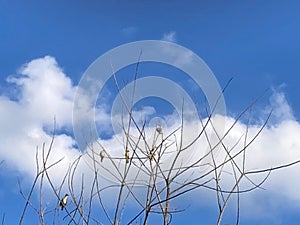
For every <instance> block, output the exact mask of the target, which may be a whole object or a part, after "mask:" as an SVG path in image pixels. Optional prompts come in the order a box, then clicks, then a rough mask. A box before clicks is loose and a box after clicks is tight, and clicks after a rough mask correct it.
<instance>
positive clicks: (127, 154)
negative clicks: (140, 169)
mask: <svg viewBox="0 0 300 225" xmlns="http://www.w3.org/2000/svg"><path fill="white" fill-rule="evenodd" d="M125 159H126V163H129V150H128V149H126V150H125Z"/></svg>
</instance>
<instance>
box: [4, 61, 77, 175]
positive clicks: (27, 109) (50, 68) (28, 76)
mask: <svg viewBox="0 0 300 225" xmlns="http://www.w3.org/2000/svg"><path fill="white" fill-rule="evenodd" d="M8 82H9V83H12V84H15V85H16V88H17V89H18V93H19V96H18V98H17V99H16V100H14V101H13V100H10V98H9V97H8V96H5V95H2V96H1V97H0V114H1V117H0V123H1V127H0V141H1V143H2V144H1V147H0V158H1V159H4V160H5V162H6V163H7V165H11V167H12V168H14V169H16V170H19V171H22V172H25V173H28V174H31V175H33V174H35V151H36V146H37V145H39V146H40V148H41V146H42V143H43V142H45V143H46V144H49V143H50V140H51V136H49V134H47V132H46V130H48V131H52V130H53V124H54V117H55V119H56V124H57V128H58V129H59V128H61V127H67V128H68V129H71V122H72V107H73V96H74V91H75V88H74V87H73V86H72V82H71V79H70V78H69V77H67V76H66V75H65V74H64V73H63V71H62V69H61V68H60V67H59V66H58V65H57V62H56V61H55V59H54V58H53V57H50V56H46V57H44V58H40V59H35V60H32V61H31V62H29V63H27V64H25V65H24V66H23V67H22V68H21V69H20V70H19V74H18V75H17V76H13V77H9V78H8ZM74 144H75V143H74V140H73V139H72V138H71V137H68V136H66V135H64V134H62V135H58V136H57V137H56V138H55V142H54V148H53V151H54V152H53V155H54V156H55V157H54V158H53V159H52V160H51V161H52V162H53V161H54V160H57V159H59V158H61V157H64V158H65V160H64V162H65V165H68V163H69V162H70V160H74V158H75V157H76V156H77V155H78V154H79V153H78V152H77V151H76V150H75V149H74V148H73V145H74ZM46 146H47V145H46Z"/></svg>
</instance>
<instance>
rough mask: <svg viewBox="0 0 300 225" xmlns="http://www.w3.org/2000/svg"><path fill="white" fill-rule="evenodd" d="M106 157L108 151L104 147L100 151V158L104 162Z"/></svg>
mask: <svg viewBox="0 0 300 225" xmlns="http://www.w3.org/2000/svg"><path fill="white" fill-rule="evenodd" d="M105 157H106V151H105V150H104V149H102V151H101V152H100V160H101V162H103V159H104V158H105Z"/></svg>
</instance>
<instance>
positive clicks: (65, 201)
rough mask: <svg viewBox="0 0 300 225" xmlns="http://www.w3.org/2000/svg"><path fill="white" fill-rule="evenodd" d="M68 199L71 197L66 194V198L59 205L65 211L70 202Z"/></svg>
mask: <svg viewBox="0 0 300 225" xmlns="http://www.w3.org/2000/svg"><path fill="white" fill-rule="evenodd" d="M68 197H69V195H68V194H65V196H64V197H63V198H62V199H61V200H60V201H59V205H58V206H59V207H60V208H61V210H64V208H65V207H66V205H67V201H68Z"/></svg>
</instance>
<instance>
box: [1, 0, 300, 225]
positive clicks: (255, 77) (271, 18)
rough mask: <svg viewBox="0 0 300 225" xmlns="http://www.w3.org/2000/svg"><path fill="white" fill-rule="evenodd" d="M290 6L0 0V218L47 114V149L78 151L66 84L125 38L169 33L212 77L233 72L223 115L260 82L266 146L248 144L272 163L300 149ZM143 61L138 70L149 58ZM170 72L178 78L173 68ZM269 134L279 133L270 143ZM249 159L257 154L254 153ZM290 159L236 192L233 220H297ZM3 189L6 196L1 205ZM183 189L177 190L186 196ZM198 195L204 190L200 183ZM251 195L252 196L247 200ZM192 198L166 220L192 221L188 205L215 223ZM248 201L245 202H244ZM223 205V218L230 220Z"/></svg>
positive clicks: (297, 48)
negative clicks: (238, 214)
mask: <svg viewBox="0 0 300 225" xmlns="http://www.w3.org/2000/svg"><path fill="white" fill-rule="evenodd" d="M299 10H300V3H299V2H298V1H286V2H283V1H263V2H262V1H247V2H246V1H243V2H242V1H226V2H225V1H207V2H204V1H187V2H184V3H183V2H182V1H136V0H134V1H96V0H90V1H80V0H76V1H72V2H70V1H26V2H25V1H15V0H12V1H3V0H0V95H1V98H0V100H1V101H0V104H1V109H0V112H1V116H2V120H1V123H2V125H1V126H2V128H0V135H1V137H0V140H1V141H2V144H1V145H2V146H0V161H1V160H2V159H1V158H3V159H4V162H3V164H1V165H0V183H1V186H0V199H1V200H0V216H1V217H2V214H3V213H6V218H5V220H6V223H5V224H14V223H16V221H15V219H16V215H20V213H21V211H20V210H19V208H20V207H22V206H23V203H24V201H23V199H22V198H21V196H20V194H19V193H18V186H17V182H16V177H18V176H19V177H23V181H24V183H25V184H26V183H27V182H28V180H30V178H31V176H32V173H31V172H30V171H31V170H34V168H35V167H34V165H31V163H32V161H30V159H31V156H32V152H30V151H28V149H32V150H35V146H36V145H41V143H42V140H44V139H47V138H49V135H48V134H47V132H46V130H47V129H49V126H51V123H52V121H53V116H54V115H56V116H57V120H58V122H59V126H60V127H59V129H60V133H61V134H62V135H61V136H60V137H59V138H58V141H57V148H58V149H60V150H61V151H57V152H56V154H58V155H64V154H65V155H66V156H67V157H68V158H69V159H72V158H74V157H75V156H76V155H77V154H78V152H76V154H73V152H72V151H76V150H74V149H75V147H74V146H75V145H76V144H75V143H74V142H75V140H74V137H73V135H72V133H71V130H72V129H71V128H72V124H71V123H72V121H71V120H72V118H71V113H72V106H73V105H72V104H73V102H72V100H71V99H72V98H73V94H74V90H75V89H76V86H77V85H78V82H79V81H80V79H81V77H82V75H83V73H84V71H85V70H86V69H87V68H88V67H89V66H90V64H91V63H92V62H93V61H94V60H96V59H97V58H98V57H99V56H101V55H102V54H104V53H105V52H107V51H109V50H110V49H113V48H115V47H117V46H119V45H121V44H126V43H129V42H132V41H140V40H162V39H164V40H168V41H172V42H175V43H177V44H179V45H182V46H184V47H186V48H188V49H190V50H191V51H193V52H194V53H195V54H197V55H198V56H200V57H201V58H202V59H203V60H204V61H205V62H206V64H207V65H208V66H209V68H210V69H211V70H212V71H213V73H214V74H215V76H216V78H217V80H218V82H219V83H220V85H221V87H224V86H225V85H226V83H227V82H228V81H229V80H230V79H231V78H232V77H233V81H232V82H231V83H230V85H229V87H228V89H227V90H226V92H225V101H226V107H227V112H228V115H229V116H228V117H229V118H228V120H230V118H231V116H235V115H237V114H238V113H239V112H240V111H241V110H243V109H244V108H245V107H246V106H247V105H248V104H249V102H250V101H251V100H253V99H254V98H256V97H258V96H260V95H261V94H262V93H264V91H265V89H268V88H269V91H267V93H266V94H265V95H264V97H263V98H262V99H261V100H260V101H259V102H258V103H257V105H256V106H255V110H254V117H255V118H256V120H257V121H260V120H261V119H262V118H264V117H263V116H265V115H266V112H267V111H268V110H270V109H271V108H272V107H273V108H274V115H273V117H272V118H271V124H269V128H268V129H267V131H266V135H265V136H263V138H262V140H261V141H259V143H258V147H257V148H258V149H264V148H268V149H272V150H273V148H274V151H271V152H268V153H257V156H256V157H258V156H259V157H261V159H267V160H268V159H270V162H271V163H274V164H275V165H277V163H278V162H281V161H278V160H279V159H285V160H286V161H292V160H294V159H295V158H297V157H298V158H300V153H299V151H300V142H299V141H297V134H299V131H300V129H299V127H300V125H299V123H298V121H299V118H300V103H299V100H298V96H299V88H298V83H299V82H300V76H299V73H300V63H299V56H300V44H299V40H300V29H299V27H300V15H299ZM150 66H151V65H150ZM144 68H145V69H144V71H145V72H147V71H148V67H147V66H145V67H144ZM159 69H160V67H158V68H156V70H155V71H158V70H159ZM129 70H130V68H129ZM167 70H168V68H164V71H167ZM141 71H143V67H141ZM170 71H171V70H170ZM125 72H126V71H125ZM44 73H45V74H44ZM172 73H175V72H174V71H173V70H172ZM43 74H44V75H43ZM48 74H52V75H53V76H52V75H51V76H50V75H48ZM26 78H29V79H26ZM176 82H179V83H181V82H182V83H183V85H187V84H186V83H184V79H182V80H181V76H180V75H178V76H177V80H176ZM52 83H53V89H51V88H49V91H50V92H51V91H53V93H54V94H51V97H50V98H49V99H50V100H49V102H47V103H45V102H43V101H42V97H44V96H48V95H47V93H45V95H44V93H42V92H43V90H44V89H43V88H44V87H46V86H45V85H47V84H50V86H51V85H52ZM58 83H59V84H60V85H57V84H58ZM51 87H52V86H51ZM107 88H108V89H109V86H108V87H107ZM41 93H42V94H41ZM104 94H105V93H104ZM106 94H107V95H109V94H111V93H110V92H109V91H108V92H107V93H106ZM39 96H40V98H39ZM112 96H114V95H112ZM104 98H105V95H104ZM100 99H101V96H100ZM153 102H154V101H152V102H151V101H150V100H149V102H146V103H147V104H152V103H153ZM27 103H28V104H27ZM41 103H43V104H42V105H40V104H41ZM146 103H144V104H146ZM160 104H162V103H158V105H160ZM108 106H109V104H107V105H105V107H108ZM103 107H104V106H103ZM105 107H104V108H101V107H100V108H99V111H100V112H99V117H100V119H99V121H98V122H99V123H101V122H102V123H105V124H106V123H107V117H106V116H107V115H106V114H105V113H106V110H107V108H105ZM101 110H102V111H101ZM101 113H103V114H101ZM146 113H147V112H146ZM148 113H149V114H150V115H152V116H153V115H155V116H157V115H160V114H163V113H165V114H169V113H170V112H169V108H167V106H166V108H165V110H162V111H159V110H157V111H156V114H151V112H148ZM106 125H107V124H106ZM255 126H256V124H254V125H253V129H254V128H255ZM44 131H45V132H44ZM63 134H65V135H63ZM273 140H276V141H278V142H276V143H272V141H273ZM18 142H19V144H18V145H21V146H22V147H20V150H18V145H17V144H16V143H18ZM23 146H26V147H24V148H23ZM18 151H19V152H18ZM274 152H275V153H276V154H278V156H277V157H276V156H274V155H276V154H274ZM30 154H31V155H30ZM255 160H256V159H255V158H254V159H253V161H255ZM258 161H259V162H258V164H259V163H261V161H263V160H258ZM286 161H285V162H286ZM33 162H34V161H33ZM259 165H262V166H264V164H259ZM299 169H300V167H299V166H298V167H295V168H293V169H291V170H288V172H287V173H288V175H287V174H285V173H284V172H279V173H274V174H272V176H271V177H270V179H271V181H270V183H269V184H268V185H269V187H270V189H271V190H270V192H268V193H267V194H265V195H263V197H262V195H261V193H259V194H258V195H257V196H255V195H254V194H253V195H252V194H250V195H249V197H247V196H245V197H244V199H243V200H244V201H245V202H244V206H245V208H246V209H243V208H242V221H241V224H246V225H247V224H274V225H275V224H276V225H277V224H298V222H299V210H300V195H299V194H298V193H297V190H299V188H300V183H299V182H297V181H295V177H293V175H296V174H298V173H297V172H298V171H299ZM8 175H10V176H8ZM288 178H290V179H288ZM272 179H273V180H272ZM272 187H273V189H272ZM278 190H282V192H279V191H278ZM296 194H298V195H297V196H295V195H296ZM9 195H12V196H13V197H12V199H13V201H12V202H11V203H9V204H8V205H6V204H4V202H7V201H8V199H9ZM191 196H192V197H187V198H186V199H185V200H186V201H187V202H189V201H190V200H191V199H190V198H195V196H194V195H191ZM196 196H197V195H196ZM197 197H199V199H201V198H203V193H202V194H201V193H200V194H199V195H198V196H197ZM248 198H249V201H248V200H247V199H248ZM264 198H265V201H262V200H261V199H264ZM258 200H260V201H258ZM256 201H258V202H259V204H260V205H261V206H257V207H255V205H256V204H255V202H256ZM191 202H192V203H191V204H192V205H194V206H193V207H190V208H191V209H188V210H187V212H186V214H187V215H186V214H185V212H183V213H181V214H177V215H176V216H175V217H174V221H173V223H174V224H183V223H186V218H187V217H188V221H191V222H189V223H188V224H198V223H197V222H196V223H195V222H192V221H194V220H199V217H198V215H197V214H198V212H203V211H204V213H199V215H202V216H201V220H203V223H202V224H214V221H215V220H214V219H212V218H205V216H203V215H207V217H211V215H214V214H215V211H214V210H216V208H214V205H213V204H211V203H208V206H207V207H206V208H205V207H204V206H203V205H202V204H200V206H199V207H198V206H197V204H196V203H195V202H193V201H191ZM291 202H292V204H290V203H291ZM14 204H16V205H18V212H17V213H16V214H15V213H12V212H11V210H12V209H13V208H14ZM176 204H178V203H176ZM187 205H188V203H187ZM195 205H196V206H195ZM247 207H249V208H250V209H251V210H249V211H251V212H247ZM254 209H255V210H254ZM230 210H231V209H229V217H228V218H229V219H228V223H229V224H232V223H233V222H232V221H231V220H230V215H231V211H230ZM268 210H269V211H268ZM252 211H253V212H252ZM252 213H253V214H252ZM274 214H276V217H275V216H274ZM226 218H227V217H226ZM29 220H30V218H29ZM224 222H225V224H226V221H224Z"/></svg>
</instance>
